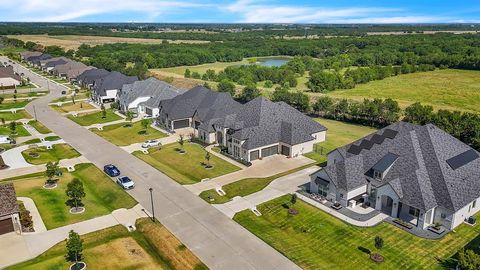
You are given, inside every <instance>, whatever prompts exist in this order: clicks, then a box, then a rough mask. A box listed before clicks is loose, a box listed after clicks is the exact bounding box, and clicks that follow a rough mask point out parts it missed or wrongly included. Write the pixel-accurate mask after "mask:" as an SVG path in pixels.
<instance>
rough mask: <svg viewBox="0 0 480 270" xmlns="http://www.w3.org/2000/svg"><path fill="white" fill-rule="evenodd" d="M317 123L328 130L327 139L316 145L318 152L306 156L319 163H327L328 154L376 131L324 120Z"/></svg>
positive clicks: (321, 119)
mask: <svg viewBox="0 0 480 270" xmlns="http://www.w3.org/2000/svg"><path fill="white" fill-rule="evenodd" d="M315 121H317V122H319V123H320V124H322V125H324V126H325V127H327V128H328V130H327V137H326V140H325V141H324V142H321V143H318V144H316V146H315V148H316V151H314V152H311V153H307V154H305V155H304V156H306V157H308V158H311V159H313V160H316V161H317V162H318V163H322V162H325V161H327V154H328V152H330V151H332V150H334V149H335V148H338V147H340V146H343V145H346V144H349V143H351V142H353V141H356V140H358V139H360V138H362V137H364V136H366V135H368V134H370V133H373V132H375V131H376V129H374V128H372V127H366V126H361V125H356V124H349V123H345V122H341V121H335V120H328V119H323V118H315Z"/></svg>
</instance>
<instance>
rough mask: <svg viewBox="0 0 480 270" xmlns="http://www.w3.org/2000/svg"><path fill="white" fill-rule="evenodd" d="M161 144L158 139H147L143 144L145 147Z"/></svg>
mask: <svg viewBox="0 0 480 270" xmlns="http://www.w3.org/2000/svg"><path fill="white" fill-rule="evenodd" d="M160 145H162V144H161V143H160V142H159V141H157V140H148V141H145V142H144V143H143V144H142V147H143V148H149V147H155V146H160Z"/></svg>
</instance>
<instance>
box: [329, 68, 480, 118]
mask: <svg viewBox="0 0 480 270" xmlns="http://www.w3.org/2000/svg"><path fill="white" fill-rule="evenodd" d="M328 95H331V96H335V97H343V98H364V97H366V98H393V99H396V100H399V101H400V104H401V105H404V106H406V105H408V104H411V103H413V102H422V103H424V104H430V105H433V106H434V107H435V108H436V109H442V108H444V109H450V110H468V111H473V112H480V107H479V106H478V104H480V71H473V70H456V69H444V70H435V71H429V72H418V73H413V74H406V75H400V76H395V77H390V78H386V79H384V80H380V81H372V82H369V83H367V84H361V85H357V86H356V87H355V88H354V89H348V90H338V91H333V92H331V93H329V94H328Z"/></svg>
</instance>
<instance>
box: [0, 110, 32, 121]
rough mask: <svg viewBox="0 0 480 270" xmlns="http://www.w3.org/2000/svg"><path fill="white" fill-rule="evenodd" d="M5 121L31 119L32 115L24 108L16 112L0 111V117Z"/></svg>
mask: <svg viewBox="0 0 480 270" xmlns="http://www.w3.org/2000/svg"><path fill="white" fill-rule="evenodd" d="M2 118H3V120H5V121H16V120H19V119H31V118H32V116H31V115H30V114H28V113H27V112H26V111H25V110H19V111H17V112H16V113H12V112H0V119H2Z"/></svg>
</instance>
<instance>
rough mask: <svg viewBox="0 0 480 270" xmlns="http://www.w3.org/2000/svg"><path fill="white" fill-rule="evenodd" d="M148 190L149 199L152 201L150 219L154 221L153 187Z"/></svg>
mask: <svg viewBox="0 0 480 270" xmlns="http://www.w3.org/2000/svg"><path fill="white" fill-rule="evenodd" d="M148 190H149V191H150V201H151V202H152V221H153V222H155V208H154V207H153V188H149V189H148Z"/></svg>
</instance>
